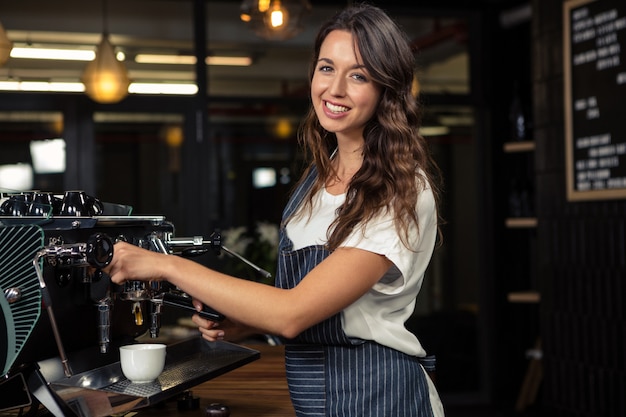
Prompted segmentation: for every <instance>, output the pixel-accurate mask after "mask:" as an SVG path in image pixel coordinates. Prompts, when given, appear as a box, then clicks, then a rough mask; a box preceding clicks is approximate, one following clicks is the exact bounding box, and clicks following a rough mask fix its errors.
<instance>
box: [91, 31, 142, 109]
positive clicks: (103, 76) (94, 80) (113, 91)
mask: <svg viewBox="0 0 626 417" xmlns="http://www.w3.org/2000/svg"><path fill="white" fill-rule="evenodd" d="M81 81H82V82H83V84H84V85H85V92H86V93H87V95H88V96H89V97H91V99H92V100H94V101H97V102H98V103H117V102H118V101H120V100H122V99H123V98H124V97H126V95H128V86H129V85H130V79H129V78H128V74H127V72H126V67H125V66H124V64H123V63H122V62H120V61H118V60H117V58H116V57H115V51H114V50H113V45H111V42H109V37H108V35H107V34H106V33H104V34H102V40H101V41H100V44H99V45H98V47H97V49H96V58H95V59H94V60H93V61H91V62H90V63H89V64H87V66H86V67H85V71H84V72H83V75H82V77H81Z"/></svg>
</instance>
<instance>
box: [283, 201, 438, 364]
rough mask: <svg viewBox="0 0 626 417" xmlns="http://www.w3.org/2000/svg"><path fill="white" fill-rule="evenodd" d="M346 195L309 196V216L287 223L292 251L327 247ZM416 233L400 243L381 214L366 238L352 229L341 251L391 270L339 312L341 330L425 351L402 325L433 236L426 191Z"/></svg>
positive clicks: (434, 217)
mask: <svg viewBox="0 0 626 417" xmlns="http://www.w3.org/2000/svg"><path fill="white" fill-rule="evenodd" d="M345 198H346V195H345V194H340V195H332V194H330V193H328V192H327V191H326V190H325V189H321V190H320V191H319V192H318V193H317V194H316V195H315V196H314V198H313V203H314V207H313V213H314V215H313V216H312V217H310V218H309V217H308V216H306V215H305V216H300V217H297V218H296V219H292V220H291V221H289V223H288V224H287V235H288V236H289V238H290V239H291V241H292V242H293V245H294V250H297V249H301V248H303V247H306V246H311V245H318V244H319V245H321V244H324V243H326V240H327V238H326V232H327V230H328V227H329V225H330V224H331V222H332V221H333V220H334V218H335V216H336V211H337V208H338V207H339V206H340V205H341V204H343V202H344V201H345ZM416 210H417V213H418V218H419V235H418V231H417V229H416V228H415V225H414V224H413V225H412V226H411V229H410V233H409V244H410V246H411V248H412V249H413V250H409V249H407V248H406V247H405V246H404V244H403V243H402V241H401V239H400V236H399V235H398V232H397V231H396V228H395V226H394V224H393V216H392V214H389V213H386V214H381V215H379V216H378V217H377V218H375V219H373V220H372V221H370V222H368V224H367V227H366V229H365V235H363V233H362V228H359V227H357V228H355V229H354V231H353V232H352V234H351V235H350V236H349V237H348V238H347V239H346V240H345V242H343V243H342V244H341V245H340V246H342V247H354V248H359V249H363V250H367V251H370V252H374V253H377V254H381V255H384V256H386V257H387V259H389V260H390V261H391V262H393V266H392V267H391V268H390V269H389V270H388V271H387V273H386V274H385V275H384V276H383V277H382V278H381V279H380V280H379V281H378V282H377V283H376V284H375V285H374V286H373V287H372V288H371V289H370V290H369V291H368V292H367V293H366V294H365V295H363V296H362V297H361V298H360V299H358V300H357V301H355V302H354V303H353V304H351V305H350V306H348V307H347V308H345V309H344V310H343V311H342V324H343V330H344V332H345V333H346V334H347V335H348V336H350V337H357V338H361V339H365V340H374V341H376V342H378V343H380V344H382V345H385V346H389V347H391V348H394V349H396V350H399V351H401V352H404V353H407V354H409V355H413V356H424V355H426V352H425V350H424V348H423V347H422V345H421V344H420V342H419V341H418V340H417V338H416V337H415V335H413V334H412V333H411V332H409V331H408V330H407V329H406V328H405V327H404V323H405V322H406V321H407V319H408V318H409V317H410V316H411V314H412V313H413V310H414V307H415V298H416V297H417V294H418V293H419V290H420V288H421V286H422V280H423V278H424V272H425V271H426V268H427V267H428V264H429V262H430V258H431V256H432V253H433V249H434V247H435V241H436V238H437V215H436V207H435V201H434V197H433V194H432V192H431V190H430V189H427V190H425V191H424V192H422V193H420V195H419V198H418V201H417V202H416Z"/></svg>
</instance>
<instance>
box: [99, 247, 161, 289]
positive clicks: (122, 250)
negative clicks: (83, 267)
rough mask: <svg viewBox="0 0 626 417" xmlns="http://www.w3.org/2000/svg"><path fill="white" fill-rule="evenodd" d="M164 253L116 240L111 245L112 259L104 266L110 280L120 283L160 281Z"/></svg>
mask: <svg viewBox="0 0 626 417" xmlns="http://www.w3.org/2000/svg"><path fill="white" fill-rule="evenodd" d="M164 257H165V255H163V254H161V253H158V252H153V251H149V250H146V249H143V248H140V247H139V246H135V245H131V244H130V243H126V242H117V243H116V244H115V246H114V247H113V259H112V260H111V263H110V264H109V265H108V266H107V267H106V268H104V272H106V273H107V274H109V276H110V277H111V281H112V282H114V283H115V284H121V283H123V282H124V281H129V280H131V281H132V280H141V281H160V280H163V279H164V278H165V277H164V276H163V275H162V274H163V271H164V265H163V264H162V263H161V260H162V259H163V258H164Z"/></svg>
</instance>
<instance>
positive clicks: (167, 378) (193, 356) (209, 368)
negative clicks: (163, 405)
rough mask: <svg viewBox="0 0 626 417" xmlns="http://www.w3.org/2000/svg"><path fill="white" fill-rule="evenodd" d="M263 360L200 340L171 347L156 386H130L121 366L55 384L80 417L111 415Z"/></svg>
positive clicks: (245, 351) (254, 354)
mask: <svg viewBox="0 0 626 417" xmlns="http://www.w3.org/2000/svg"><path fill="white" fill-rule="evenodd" d="M259 358H260V353H259V352H258V351H256V350H253V349H249V348H246V347H243V346H239V345H235V344H231V343H227V342H222V341H220V342H207V341H205V340H204V339H202V338H200V337H196V338H193V339H189V340H185V341H182V342H178V343H175V344H172V345H168V347H167V355H166V359H165V368H164V370H163V372H162V373H161V375H160V376H159V377H158V378H157V380H155V381H154V382H151V383H146V384H135V383H132V382H130V381H129V380H128V379H127V378H126V377H125V376H124V375H123V374H122V368H121V365H120V363H119V361H118V362H114V363H111V364H109V365H106V366H103V367H100V368H96V369H92V370H89V371H85V372H82V373H80V374H76V375H73V376H72V377H70V378H64V379H61V380H57V381H54V382H52V383H51V384H50V385H51V387H52V388H53V389H54V390H55V392H56V393H57V394H58V395H59V396H60V397H61V398H62V399H63V400H64V401H65V402H66V403H67V404H68V405H69V406H70V407H71V408H72V409H74V410H76V411H77V414H78V415H90V416H108V415H111V414H114V413H120V412H126V411H129V410H132V409H135V408H140V407H144V406H147V405H151V404H156V403H158V402H161V401H163V400H166V399H168V398H171V397H173V396H175V395H178V394H181V393H183V392H184V391H186V390H188V389H190V388H191V387H193V386H196V385H198V384H201V383H202V382H205V381H208V380H210V379H213V378H215V377H217V376H219V375H222V374H224V373H226V372H229V371H231V370H233V369H236V368H239V367H241V366H243V365H245V364H247V363H250V362H252V361H255V360H257V359H259Z"/></svg>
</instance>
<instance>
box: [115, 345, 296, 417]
mask: <svg viewBox="0 0 626 417" xmlns="http://www.w3.org/2000/svg"><path fill="white" fill-rule="evenodd" d="M247 347H249V348H251V349H254V350H258V351H259V352H261V358H260V359H258V360H256V361H254V362H252V363H249V364H247V365H244V366H242V367H241V368H238V369H235V370H234V371H230V372H227V373H225V374H224V375H221V376H219V377H217V378H214V379H212V380H210V381H207V382H204V383H202V384H200V385H197V386H195V387H193V388H192V389H191V395H192V396H193V397H197V398H199V400H200V408H199V409H197V410H183V411H179V410H178V401H177V399H176V398H173V399H171V400H169V401H166V402H165V403H164V404H159V405H155V406H151V407H146V408H141V409H138V410H135V412H136V417H157V416H158V417H162V416H164V415H167V416H186V417H192V416H193V417H199V416H202V417H204V415H205V412H204V410H205V408H206V407H207V406H208V405H210V404H211V403H220V404H223V405H225V406H227V407H228V408H229V409H230V416H231V417H266V416H267V417H269V416H271V417H283V416H285V417H286V416H289V417H293V416H295V412H294V410H293V406H292V405H291V400H290V398H289V390H288V388H287V380H286V376H285V357H284V354H285V351H284V346H269V345H264V344H258V345H257V344H253V345H247ZM127 415H129V414H127Z"/></svg>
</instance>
